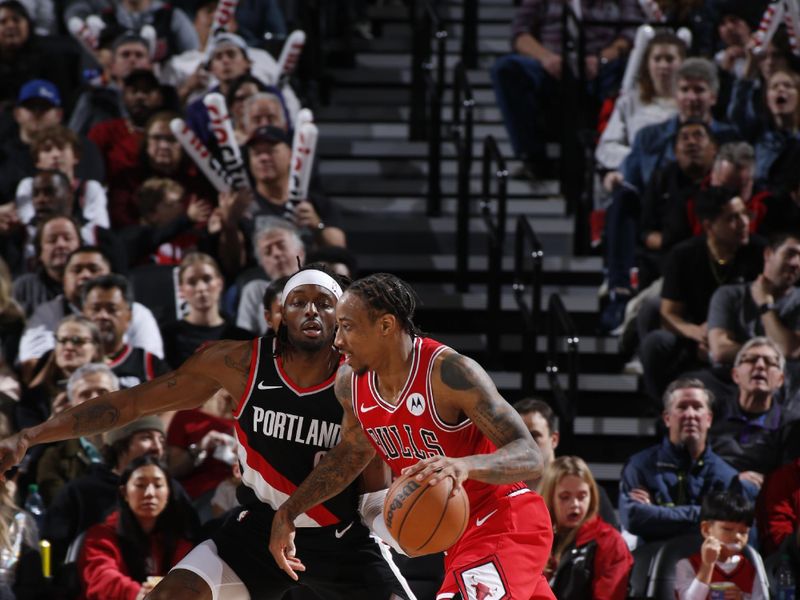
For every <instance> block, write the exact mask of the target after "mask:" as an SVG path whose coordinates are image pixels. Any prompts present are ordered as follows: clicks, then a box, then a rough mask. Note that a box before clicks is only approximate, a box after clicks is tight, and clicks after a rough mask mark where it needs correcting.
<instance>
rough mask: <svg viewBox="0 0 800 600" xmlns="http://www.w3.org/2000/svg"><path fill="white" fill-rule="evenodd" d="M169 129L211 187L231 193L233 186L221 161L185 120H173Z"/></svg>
mask: <svg viewBox="0 0 800 600" xmlns="http://www.w3.org/2000/svg"><path fill="white" fill-rule="evenodd" d="M169 128H170V129H171V130H172V133H173V134H174V135H175V137H176V138H177V140H178V141H179V142H180V144H181V146H183V149H184V150H185V151H186V154H188V155H189V156H190V157H191V158H192V160H193V161H194V162H195V164H196V165H197V166H198V167H200V170H201V171H203V174H204V175H205V176H206V177H207V178H208V180H209V181H210V182H211V185H213V186H214V188H216V190H217V191H218V192H230V191H231V184H230V182H229V175H228V173H227V172H226V171H225V168H224V167H223V166H222V165H221V164H220V163H219V161H218V160H217V159H216V158H214V157H213V156H211V152H209V151H208V148H206V146H205V144H203V142H202V141H200V138H198V137H197V136H196V135H195V133H194V131H192V130H191V128H190V127H189V126H188V125H187V124H186V123H185V122H184V120H183V119H172V121H170V124H169Z"/></svg>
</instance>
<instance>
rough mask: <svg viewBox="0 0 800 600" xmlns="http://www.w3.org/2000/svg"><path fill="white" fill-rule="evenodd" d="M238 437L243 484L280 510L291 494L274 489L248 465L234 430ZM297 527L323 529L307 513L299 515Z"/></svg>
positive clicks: (295, 521) (263, 500)
mask: <svg viewBox="0 0 800 600" xmlns="http://www.w3.org/2000/svg"><path fill="white" fill-rule="evenodd" d="M234 434H235V435H236V442H237V443H238V448H237V452H236V453H237V455H238V457H239V465H240V466H241V467H242V483H244V484H245V485H246V486H247V487H249V488H250V489H251V490H253V493H255V495H256V497H257V498H258V499H259V500H261V502H263V503H264V504H266V505H268V506H270V507H271V508H272V509H273V510H278V508H280V506H281V505H282V504H283V503H284V502H286V500H288V499H289V494H286V493H284V492H281V491H280V490H277V489H275V488H274V487H272V486H271V485H270V484H269V483H267V481H266V480H265V479H264V478H263V477H262V476H261V473H259V472H258V471H257V470H256V469H254V468H252V467H251V466H250V465H249V464H247V451H246V450H245V448H244V446H242V444H241V443H239V436H238V434H237V432H236V430H234ZM294 524H295V526H296V527H322V525H320V524H319V523H317V522H316V521H315V520H314V519H312V518H311V517H309V516H308V515H307V514H306V513H303V514H301V515H299V516H298V517H297V518H296V519H295V520H294Z"/></svg>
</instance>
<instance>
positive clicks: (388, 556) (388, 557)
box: [370, 533, 417, 600]
mask: <svg viewBox="0 0 800 600" xmlns="http://www.w3.org/2000/svg"><path fill="white" fill-rule="evenodd" d="M370 537H371V538H372V541H374V542H375V543H376V544H378V550H380V553H381V556H382V557H383V560H385V561H386V564H387V565H389V569H390V570H391V571H392V573H394V576H395V577H396V578H397V581H398V582H399V583H400V586H401V587H402V588H403V591H404V592H405V593H406V595H407V596H408V600H417V597H416V596H415V595H414V592H413V591H412V590H411V586H410V585H408V581H406V578H405V577H404V576H403V574H402V573H401V572H400V568H399V567H398V566H397V565H396V564H395V562H394V558H393V557H392V553H391V552H390V551H389V546H388V545H387V544H386V543H385V542H382V541H381V539H380V538H379V537H377V536H376V535H375V534H374V533H370Z"/></svg>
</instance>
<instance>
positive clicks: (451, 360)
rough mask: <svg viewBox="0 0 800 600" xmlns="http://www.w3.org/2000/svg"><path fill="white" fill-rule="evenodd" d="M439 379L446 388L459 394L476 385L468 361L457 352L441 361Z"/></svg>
mask: <svg viewBox="0 0 800 600" xmlns="http://www.w3.org/2000/svg"><path fill="white" fill-rule="evenodd" d="M441 377H442V383H444V384H445V385H446V386H447V387H449V388H450V389H453V390H457V391H460V392H463V391H466V390H471V389H473V388H475V387H476V386H477V383H478V382H477V380H476V377H475V373H474V372H473V371H472V369H471V367H470V361H469V359H468V358H466V357H465V356H462V355H461V354H458V353H457V352H451V353H449V354H448V355H447V356H445V357H444V359H442V367H441Z"/></svg>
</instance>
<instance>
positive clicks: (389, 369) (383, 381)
mask: <svg viewBox="0 0 800 600" xmlns="http://www.w3.org/2000/svg"><path fill="white" fill-rule="evenodd" d="M384 356H385V359H384V361H383V363H382V364H380V365H378V366H377V367H376V368H375V375H376V378H377V380H378V392H380V395H381V398H383V399H384V400H386V401H387V402H389V403H391V404H396V403H397V402H398V400H399V399H400V398H399V395H400V393H401V392H402V391H403V388H404V387H405V385H406V382H407V381H408V374H409V373H410V372H411V367H412V365H413V363H414V338H412V337H411V336H410V335H407V334H403V335H402V336H401V337H400V338H399V339H398V340H397V342H396V343H395V344H394V345H393V347H392V348H391V349H390V350H389V351H388V352H386V353H385V355H384Z"/></svg>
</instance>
